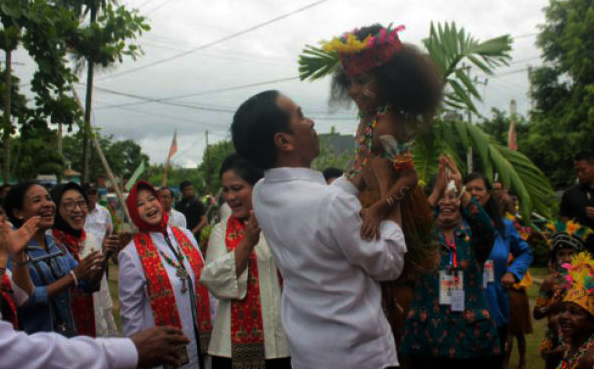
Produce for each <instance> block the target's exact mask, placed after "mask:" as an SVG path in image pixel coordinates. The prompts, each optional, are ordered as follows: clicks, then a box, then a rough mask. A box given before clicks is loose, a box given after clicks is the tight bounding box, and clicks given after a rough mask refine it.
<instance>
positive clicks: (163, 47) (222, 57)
mask: <svg viewBox="0 0 594 369" xmlns="http://www.w3.org/2000/svg"><path fill="white" fill-rule="evenodd" d="M143 42H144V44H143V46H152V47H156V48H159V49H165V50H176V51H180V50H182V51H186V50H188V49H185V48H180V47H175V46H171V45H159V44H156V43H153V42H147V41H146V40H145V41H143ZM235 55H238V54H237V53H235ZM198 56H202V57H207V58H215V59H223V60H231V61H239V62H246V63H253V64H258V65H271V66H275V67H290V68H297V64H296V63H293V64H289V63H286V64H280V63H271V62H267V61H263V60H257V59H249V58H238V57H235V56H229V55H224V54H218V55H217V54H210V53H199V54H198Z"/></svg>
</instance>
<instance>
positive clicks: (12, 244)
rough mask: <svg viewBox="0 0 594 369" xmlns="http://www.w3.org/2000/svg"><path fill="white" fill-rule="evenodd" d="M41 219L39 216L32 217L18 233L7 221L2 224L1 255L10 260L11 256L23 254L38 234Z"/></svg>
mask: <svg viewBox="0 0 594 369" xmlns="http://www.w3.org/2000/svg"><path fill="white" fill-rule="evenodd" d="M40 219H41V217H39V216H35V217H31V218H29V220H27V221H26V222H25V224H23V225H22V226H21V228H19V229H18V230H16V231H15V230H14V229H12V227H11V225H10V223H8V222H7V221H4V222H2V223H0V255H1V256H2V257H6V258H8V256H9V255H10V254H12V255H19V254H21V253H22V252H23V251H24V250H25V247H26V246H27V244H28V243H29V241H31V238H32V237H33V235H34V234H35V232H37V226H38V224H39V220H40Z"/></svg>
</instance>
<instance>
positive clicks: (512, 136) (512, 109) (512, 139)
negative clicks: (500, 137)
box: [507, 99, 518, 151]
mask: <svg viewBox="0 0 594 369" xmlns="http://www.w3.org/2000/svg"><path fill="white" fill-rule="evenodd" d="M516 110H517V106H516V100H514V99H512V100H511V101H510V102H509V121H510V122H509V131H508V132H507V147H508V148H509V149H510V150H514V151H518V142H517V138H516Z"/></svg>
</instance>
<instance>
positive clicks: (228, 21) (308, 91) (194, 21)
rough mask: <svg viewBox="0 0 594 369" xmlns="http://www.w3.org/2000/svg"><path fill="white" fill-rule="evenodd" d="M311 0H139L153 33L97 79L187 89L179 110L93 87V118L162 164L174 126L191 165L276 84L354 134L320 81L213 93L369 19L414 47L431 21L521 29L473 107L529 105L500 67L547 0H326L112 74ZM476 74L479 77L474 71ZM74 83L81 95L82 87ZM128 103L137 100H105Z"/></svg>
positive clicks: (264, 75) (484, 29)
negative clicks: (236, 114) (398, 30)
mask: <svg viewBox="0 0 594 369" xmlns="http://www.w3.org/2000/svg"><path fill="white" fill-rule="evenodd" d="M311 1H312V0H295V1H292V2H285V1H275V0H217V1H212V2H209V3H208V5H206V3H205V2H203V1H195V0H156V1H152V2H151V3H150V4H148V5H146V6H145V7H141V8H140V13H143V12H147V11H150V10H151V9H153V8H155V7H156V6H159V4H163V5H162V6H160V7H159V8H158V9H157V10H155V11H153V12H151V13H149V14H148V16H149V18H150V23H151V27H152V30H151V31H150V32H148V33H146V35H143V36H142V37H141V39H140V41H139V42H140V43H141V44H142V45H143V49H144V51H145V55H144V56H143V57H141V58H139V59H138V60H137V61H136V62H133V61H131V60H126V61H125V62H124V63H123V64H122V65H119V66H117V68H115V69H113V70H110V71H107V72H105V73H102V74H99V75H98V76H97V79H96V82H95V84H96V86H97V87H98V88H105V89H110V90H113V91H119V92H122V93H128V94H134V95H140V96H144V97H150V98H153V99H159V98H167V97H171V96H178V95H187V94H193V96H189V97H186V98H181V99H174V100H170V101H169V102H174V103H177V104H182V105H186V106H185V107H181V106H171V105H167V104H163V103H161V104H159V103H146V102H144V103H141V104H139V103H140V102H142V101H141V100H139V99H134V98H131V97H125V96H120V95H115V94H112V93H107V92H105V91H102V90H100V89H96V90H95V92H94V98H93V100H94V104H95V109H94V112H93V114H94V121H95V124H96V125H97V126H100V127H102V129H103V130H104V131H105V132H107V133H110V134H114V135H115V136H116V137H120V138H132V139H134V140H135V141H137V142H138V143H139V144H140V145H141V146H142V147H143V150H144V151H145V152H146V153H147V154H149V156H150V158H151V161H153V162H163V161H164V159H165V155H166V154H167V151H168V148H169V144H170V142H171V135H172V133H173V130H174V129H177V130H178V134H179V136H178V143H179V147H180V154H178V155H177V156H176V158H175V160H174V161H175V162H176V163H178V164H180V165H196V163H199V162H200V161H201V157H202V152H203V150H204V139H203V138H204V132H205V130H207V129H208V130H209V131H210V132H211V137H210V140H211V142H216V140H220V139H224V138H225V137H228V133H227V132H228V127H229V124H230V122H231V119H232V112H233V111H234V110H235V109H236V108H237V107H238V106H239V104H241V102H242V101H244V100H245V99H246V98H248V97H249V96H251V95H253V94H255V93H257V92H260V91H262V90H264V89H270V88H274V89H279V90H281V91H283V92H284V93H286V94H287V95H288V96H290V97H292V98H293V99H294V100H295V101H296V102H297V103H298V104H300V105H301V106H302V107H303V109H304V111H305V113H306V114H309V115H310V116H313V117H314V118H316V127H317V129H318V130H319V131H320V132H327V131H329V130H330V127H332V126H335V127H336V129H337V130H338V131H339V132H342V133H352V132H354V130H355V126H356V119H355V114H354V112H353V111H352V110H351V111H349V110H344V109H343V110H339V111H337V112H336V113H335V114H329V113H328V105H327V101H328V94H329V82H328V81H327V80H324V81H318V82H299V81H289V82H282V83H276V84H272V85H263V86H254V87H249V88H238V89H234V90H230V91H224V92H223V91H217V92H215V91H214V90H221V89H226V88H233V87H237V86H244V85H249V84H253V83H258V82H263V81H270V80H275V79H282V78H288V77H293V76H296V75H297V57H298V55H299V53H300V51H301V50H302V49H303V47H304V46H305V45H306V44H316V43H317V42H318V41H319V40H322V39H329V38H331V37H332V36H335V35H338V34H340V33H342V32H344V31H347V30H350V29H352V28H354V27H358V26H363V25H368V24H372V23H376V22H380V23H383V24H388V23H390V22H394V23H395V24H405V25H406V27H407V29H406V31H405V32H403V33H402V38H403V39H404V40H405V41H407V42H412V43H414V44H417V45H419V44H420V43H421V40H422V39H423V38H424V37H426V35H427V34H428V32H429V25H430V22H431V21H440V22H446V21H455V22H456V24H457V25H458V26H463V27H464V28H465V29H466V30H467V31H468V32H470V33H471V34H472V35H473V36H475V37H477V38H479V39H487V38H491V37H495V36H499V35H502V34H506V33H507V34H511V35H513V36H523V37H521V38H519V39H517V40H516V42H515V44H514V51H513V57H514V60H515V61H520V62H517V63H513V64H512V65H510V66H509V67H505V68H501V69H500V70H498V71H497V73H498V74H500V75H502V76H493V77H491V78H489V79H488V83H487V85H486V86H485V87H483V88H482V89H481V92H483V93H484V102H483V103H482V104H480V103H479V104H478V106H479V107H480V109H481V111H482V112H483V113H484V114H487V115H488V114H489V111H490V108H491V107H492V106H495V107H498V108H499V109H507V106H508V104H509V100H510V99H512V98H514V99H516V100H517V101H518V108H519V111H520V112H523V113H525V112H526V111H527V110H528V109H529V107H530V101H529V99H528V97H527V96H526V93H527V90H528V81H527V77H526V72H525V71H524V72H517V73H512V74H509V75H503V74H505V73H510V72H513V71H517V70H521V69H523V68H526V65H527V64H529V63H530V64H532V65H539V64H540V63H541V62H540V60H539V59H538V58H533V57H535V56H536V57H537V56H538V55H539V51H538V50H537V49H536V47H535V46H534V41H535V36H534V34H535V33H537V32H538V29H537V25H538V24H541V23H543V22H544V16H543V13H542V8H543V7H544V6H546V5H547V2H546V1H544V0H524V1H517V0H499V1H496V2H495V1H480V0H465V1H462V0H449V1H438V0H432V1H429V0H425V1H385V0H369V1H360V0H357V1H355V0H342V1H341V0H329V1H326V2H324V3H322V4H320V5H318V6H315V7H312V8H311V9H309V10H306V11H303V12H301V13H298V14H295V15H292V16H290V17H287V18H285V19H283V20H280V21H278V22H275V23H272V24H270V25H267V26H265V27H262V28H260V29H257V30H254V31H251V32H247V33H245V34H243V35H241V36H238V37H236V38H233V39H230V40H227V41H224V42H221V43H219V44H216V45H214V46H212V47H208V48H206V49H204V50H202V51H198V52H193V53H190V54H188V55H186V56H183V57H180V58H176V59H174V60H172V61H169V62H167V63H163V64H160V65H157V66H154V67H151V68H146V69H142V70H139V71H137V72H132V73H128V74H123V75H119V76H118V75H117V74H118V73H121V72H125V71H127V70H130V69H133V68H137V67H139V66H143V65H147V64H150V63H153V62H155V61H158V60H161V59H163V58H166V57H169V56H172V55H176V54H177V53H180V52H183V51H188V50H190V49H193V48H196V47H198V46H201V45H205V44H207V43H210V42H212V41H215V40H217V39H221V38H222V37H225V36H227V35H231V34H233V33H236V32H238V31H241V30H244V29H247V28H248V27H251V26H254V25H257V24H259V23H262V22H264V21H266V20H270V19H273V18H275V17H278V16H280V15H282V14H286V13H288V12H291V11H293V10H295V9H297V8H299V7H303V6H305V5H307V4H309V3H311ZM143 3H146V0H128V1H127V2H126V5H128V6H131V7H135V6H139V5H141V4H143ZM526 35H528V36H526ZM530 58H533V59H530ZM523 60H526V61H523ZM22 69H25V68H22ZM17 70H18V69H17ZM110 74H116V76H114V77H111V76H110ZM477 77H479V78H485V77H486V76H481V75H480V74H477ZM77 89H78V91H79V93H80V95H81V97H83V96H84V86H78V87H77ZM128 103H136V105H130V106H120V107H116V106H113V105H122V104H128ZM309 112H311V113H309Z"/></svg>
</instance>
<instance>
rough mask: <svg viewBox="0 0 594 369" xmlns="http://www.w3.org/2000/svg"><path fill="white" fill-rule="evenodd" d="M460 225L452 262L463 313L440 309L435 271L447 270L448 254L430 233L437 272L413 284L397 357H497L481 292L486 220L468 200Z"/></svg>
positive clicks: (488, 241)
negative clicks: (437, 252) (436, 249)
mask: <svg viewBox="0 0 594 369" xmlns="http://www.w3.org/2000/svg"><path fill="white" fill-rule="evenodd" d="M462 216H463V221H462V224H461V225H460V226H458V228H457V229H456V230H455V231H454V235H455V244H456V249H455V251H454V252H455V257H456V259H457V263H458V268H459V269H461V270H462V271H463V273H464V275H463V281H464V282H463V286H464V310H463V311H460V312H454V311H452V309H451V307H450V306H449V305H440V303H439V271H440V270H447V268H448V267H449V266H450V262H451V255H450V249H449V248H448V247H447V246H446V245H447V243H446V240H445V236H444V234H443V232H442V231H441V230H439V229H436V231H435V237H436V238H437V239H438V240H439V241H440V243H441V244H442V245H443V246H442V252H441V257H440V261H439V269H438V270H436V271H435V272H433V273H430V274H424V275H422V276H421V277H420V280H419V282H418V283H417V284H416V287H415V291H414V296H413V302H412V305H411V308H410V311H409V314H408V317H407V320H406V323H405V326H404V335H403V338H402V343H401V345H400V351H401V352H402V353H406V354H411V355H419V356H436V357H449V358H476V357H484V356H493V355H499V354H501V350H500V345H499V337H498V335H497V329H496V327H495V323H494V322H493V320H492V319H491V315H490V313H489V310H488V305H487V300H486V297H485V294H484V291H483V265H484V263H485V260H486V259H487V257H488V256H489V253H490V252H491V249H492V247H493V242H494V239H495V228H494V227H493V224H492V223H491V220H490V218H489V216H488V214H487V213H486V212H485V211H484V210H483V208H482V207H481V206H480V205H479V204H478V203H477V202H476V200H474V199H473V200H472V201H471V202H470V204H468V206H466V207H464V208H463V209H462Z"/></svg>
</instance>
